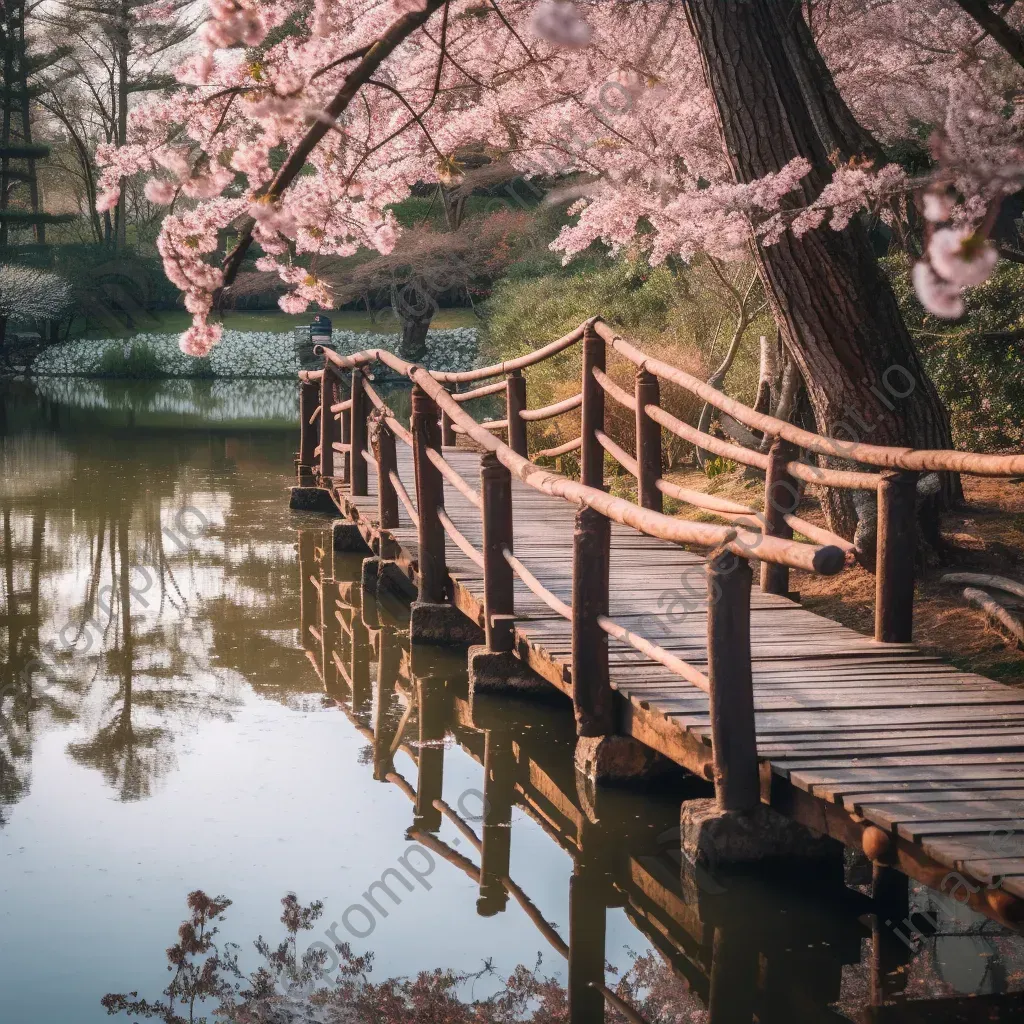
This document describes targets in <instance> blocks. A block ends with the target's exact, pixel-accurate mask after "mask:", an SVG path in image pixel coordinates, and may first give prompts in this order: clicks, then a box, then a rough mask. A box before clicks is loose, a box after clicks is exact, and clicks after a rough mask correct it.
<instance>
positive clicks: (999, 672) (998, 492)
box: [670, 470, 1024, 687]
mask: <svg viewBox="0 0 1024 1024" xmlns="http://www.w3.org/2000/svg"><path fill="white" fill-rule="evenodd" d="M670 478H671V479H672V480H673V481H674V482H676V483H678V484H680V485H681V486H684V487H690V488H692V489H694V490H702V491H706V492H710V493H713V494H718V495H720V496H722V497H728V498H732V499H734V500H736V501H741V502H743V503H745V504H747V505H750V506H751V507H753V508H755V509H761V508H762V507H763V490H764V484H763V483H762V482H761V481H759V480H749V479H745V478H744V476H743V474H742V471H739V470H736V471H731V472H727V473H722V474H721V475H719V476H717V477H715V478H713V479H712V480H710V481H709V480H708V479H707V478H706V477H705V476H704V474H703V473H700V472H697V471H696V470H694V471H692V472H683V473H673V474H671V476H670ZM963 488H964V496H965V502H964V504H963V505H962V506H961V507H960V508H958V509H955V510H953V511H951V512H949V513H947V514H946V515H945V516H944V517H943V521H942V535H943V538H944V540H945V541H946V544H947V550H946V551H944V552H943V553H942V554H941V555H940V554H938V553H936V552H935V551H932V550H928V551H926V552H924V557H923V558H922V559H919V565H918V574H917V588H916V593H915V598H914V600H915V607H914V641H915V643H917V644H918V646H919V647H920V648H921V649H922V650H926V651H929V652H930V653H934V654H937V655H941V656H942V657H943V658H945V659H946V660H947V661H949V662H951V663H952V664H954V665H957V666H958V667H960V668H964V669H969V670H971V671H973V672H979V673H981V674H982V675H985V676H988V677H989V678H990V679H997V680H999V681H1001V682H1005V683H1008V684H1010V685H1013V686H1021V687H1024V651H1022V650H1021V649H1020V648H1019V646H1018V645H1017V642H1016V641H1015V640H1014V639H1013V638H1012V637H1011V636H1010V635H1009V634H1008V633H1005V632H1004V631H1003V630H1002V629H1001V628H1000V627H998V626H995V625H993V624H992V623H990V622H989V620H988V619H987V618H986V616H985V615H984V614H983V613H982V612H981V611H979V610H978V609H976V608H974V607H972V606H971V605H969V604H968V603H967V602H966V601H965V600H964V599H963V596H962V595H963V585H960V586H953V585H950V584H945V583H942V582H941V577H942V576H943V574H945V573H949V572H985V573H995V574H998V575H1001V576H1009V577H1011V578H1012V579H1018V580H1022V581H1024V479H1022V480H1020V481H1007V480H992V479H980V478H977V477H964V478H963ZM677 514H679V515H685V516H686V517H687V518H700V519H703V520H706V521H709V522H721V520H720V519H716V518H715V517H713V516H709V515H707V514H697V515H695V514H694V510H693V509H692V508H689V507H681V508H680V509H679V510H678V513H677ZM797 514H798V515H800V516H802V517H803V518H805V519H807V520H808V521H810V522H815V523H819V524H822V525H823V524H824V518H823V516H822V514H821V510H820V508H819V506H818V503H817V501H816V500H815V499H814V498H813V497H812V496H811V495H810V494H808V495H807V496H806V497H805V498H804V501H803V504H802V505H801V506H800V509H799V511H798V513H797ZM791 586H792V588H793V589H794V590H797V591H799V592H800V600H801V603H802V604H803V605H804V607H806V608H807V609H808V610H809V611H813V612H816V613H818V614H819V615H824V616H826V617H828V618H831V619H834V620H835V621H837V622H841V623H843V625H846V626H849V627H850V628H852V629H856V630H858V631H860V632H862V633H866V634H868V635H870V634H871V633H872V632H873V629H874V613H875V577H874V575H873V574H872V573H870V572H868V571H867V570H866V569H863V568H861V567H860V566H854V567H853V568H851V569H847V570H846V571H844V572H843V573H840V574H839V575H838V576H832V577H826V576H814V575H811V574H809V573H794V574H793V578H792V580H791ZM1018 614H1019V612H1018Z"/></svg>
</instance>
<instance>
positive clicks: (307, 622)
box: [299, 530, 320, 651]
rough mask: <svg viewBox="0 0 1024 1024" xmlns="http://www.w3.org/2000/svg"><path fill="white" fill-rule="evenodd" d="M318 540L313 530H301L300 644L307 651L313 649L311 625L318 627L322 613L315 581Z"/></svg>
mask: <svg viewBox="0 0 1024 1024" xmlns="http://www.w3.org/2000/svg"><path fill="white" fill-rule="evenodd" d="M316 540H317V537H316V533H314V531H313V530H300V531H299V644H300V645H301V646H302V648H303V650H306V651H312V649H313V634H312V633H310V631H309V627H310V626H313V627H314V628H315V627H316V620H317V617H318V616H319V614H320V595H319V592H318V591H317V588H316V585H315V584H314V583H313V576H314V575H315V574H316V572H317V564H316Z"/></svg>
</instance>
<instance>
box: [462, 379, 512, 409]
mask: <svg viewBox="0 0 1024 1024" xmlns="http://www.w3.org/2000/svg"><path fill="white" fill-rule="evenodd" d="M504 390H505V382H504V381H503V380H499V381H497V383H495V384H485V385H484V386H483V387H482V388H475V389H474V390H473V391H458V392H454V393H453V394H452V398H454V399H455V401H456V402H459V403H460V404H461V403H462V402H471V401H472V400H473V399H474V398H483V397H484V396H485V395H496V394H498V392H503V391H504Z"/></svg>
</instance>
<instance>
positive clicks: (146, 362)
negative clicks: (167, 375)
mask: <svg viewBox="0 0 1024 1024" xmlns="http://www.w3.org/2000/svg"><path fill="white" fill-rule="evenodd" d="M97 376H100V377H129V378H132V379H135V380H149V379H152V378H154V377H162V376H164V372H163V368H162V366H161V363H160V357H159V356H158V355H157V354H156V352H155V351H154V350H153V348H152V347H151V346H150V345H147V344H146V343H145V342H144V341H133V342H129V343H128V344H125V345H109V346H108V347H107V348H106V349H104V350H103V354H102V355H101V356H100V361H99V365H98V368H97Z"/></svg>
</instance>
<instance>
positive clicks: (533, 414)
mask: <svg viewBox="0 0 1024 1024" xmlns="http://www.w3.org/2000/svg"><path fill="white" fill-rule="evenodd" d="M582 404H583V392H582V391H581V392H580V393H579V394H578V395H573V396H572V398H566V399H563V400H562V401H561V402H555V403H554V404H553V405H545V406H544V407H543V408H540V409H521V410H520V411H519V418H520V419H521V420H526V422H527V423H536V422H537V420H549V419H551V418H552V417H554V416H561V415H562V413H565V412H571V411H572V410H573V409H578V408H579V407H580V406H581V405H582Z"/></svg>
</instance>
